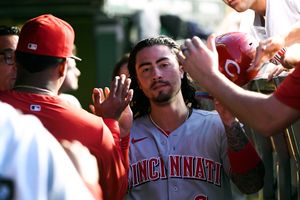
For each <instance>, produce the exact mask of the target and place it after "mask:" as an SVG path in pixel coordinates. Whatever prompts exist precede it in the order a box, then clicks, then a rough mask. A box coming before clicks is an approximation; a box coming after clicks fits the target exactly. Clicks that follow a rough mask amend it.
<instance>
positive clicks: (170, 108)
mask: <svg viewBox="0 0 300 200" xmlns="http://www.w3.org/2000/svg"><path fill="white" fill-rule="evenodd" d="M150 117H151V119H152V121H153V122H154V124H156V125H158V126H159V127H160V128H161V129H163V130H165V131H170V132H172V131H174V130H175V129H176V128H178V127H179V126H180V125H181V124H183V123H184V122H185V121H186V120H187V118H188V117H189V108H188V107H187V106H186V105H185V103H184V101H183V99H182V100H179V101H174V102H171V103H169V104H167V105H158V104H154V103H152V104H151V113H150Z"/></svg>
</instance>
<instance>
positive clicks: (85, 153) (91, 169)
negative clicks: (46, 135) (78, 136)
mask: <svg viewBox="0 0 300 200" xmlns="http://www.w3.org/2000/svg"><path fill="white" fill-rule="evenodd" d="M60 143H61V145H62V147H63V148H64V150H65V152H66V153H67V155H68V156H69V158H70V159H71V161H72V163H73V164H74V166H75V168H76V170H77V172H78V173H79V175H80V176H81V178H82V180H83V181H84V183H85V185H86V186H87V187H88V189H89V190H90V191H91V193H92V194H93V196H94V198H95V199H102V190H101V187H100V185H99V172H98V165H97V160H96V158H95V157H94V156H93V155H92V154H91V153H90V152H89V150H88V148H87V147H85V146H83V145H82V144H81V143H80V142H79V141H76V140H75V141H72V142H70V141H68V140H62V141H60Z"/></svg>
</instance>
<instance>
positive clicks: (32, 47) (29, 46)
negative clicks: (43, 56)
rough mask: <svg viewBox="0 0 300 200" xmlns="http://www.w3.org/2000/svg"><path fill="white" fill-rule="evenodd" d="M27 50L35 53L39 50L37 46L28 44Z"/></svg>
mask: <svg viewBox="0 0 300 200" xmlns="http://www.w3.org/2000/svg"><path fill="white" fill-rule="evenodd" d="M27 48H28V49H30V50H34V51H35V50H37V44H34V43H28V45H27Z"/></svg>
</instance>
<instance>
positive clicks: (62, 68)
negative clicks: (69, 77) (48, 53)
mask: <svg viewBox="0 0 300 200" xmlns="http://www.w3.org/2000/svg"><path fill="white" fill-rule="evenodd" d="M67 59H68V58H67ZM67 63H68V62H67V60H65V61H63V62H61V63H59V65H58V73H59V76H60V77H62V76H65V75H66V73H67V66H68V64H67Z"/></svg>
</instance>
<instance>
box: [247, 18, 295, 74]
mask: <svg viewBox="0 0 300 200" xmlns="http://www.w3.org/2000/svg"><path fill="white" fill-rule="evenodd" d="M299 42H300V21H298V22H297V23H295V24H294V25H293V26H292V27H291V29H290V30H288V31H287V32H286V34H284V35H283V36H278V35H277V36H273V37H269V38H268V39H266V40H263V41H261V42H260V43H259V46H258V47H257V51H256V55H255V59H254V61H253V66H252V67H251V69H256V68H260V67H261V66H262V64H263V63H264V62H266V61H268V60H270V59H271V58H273V57H274V55H275V54H276V53H277V52H278V51H279V50H281V49H282V48H285V47H289V46H291V45H293V44H295V43H299ZM297 57H298V58H299V56H297ZM282 64H283V65H284V66H285V67H286V68H291V67H293V64H295V63H291V62H286V61H284V62H282Z"/></svg>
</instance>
